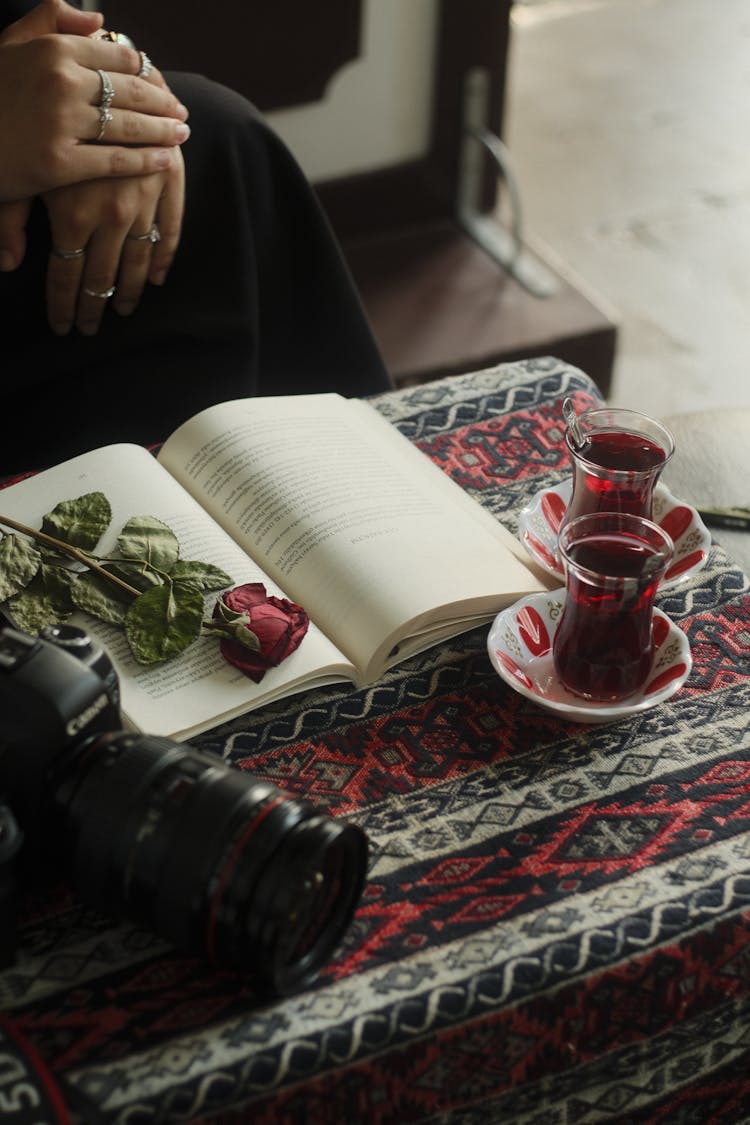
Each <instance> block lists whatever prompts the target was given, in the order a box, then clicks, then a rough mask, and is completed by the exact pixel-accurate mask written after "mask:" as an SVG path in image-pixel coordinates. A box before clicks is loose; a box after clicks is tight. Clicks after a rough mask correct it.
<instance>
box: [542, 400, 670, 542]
mask: <svg viewBox="0 0 750 1125" xmlns="http://www.w3.org/2000/svg"><path fill="white" fill-rule="evenodd" d="M577 421H578V427H577V428H578V430H579V434H580V440H579V442H578V443H576V441H575V437H574V434H573V433H572V432H571V429H570V427H568V428H567V429H566V431H565V443H566V445H567V447H568V453H569V454H570V460H571V465H572V468H573V492H572V495H571V498H570V503H569V504H568V508H567V511H566V513H565V517H564V519H563V523H564V524H565V523H569V522H570V521H571V520H574V519H577V517H578V516H583V515H587V514H588V513H589V512H627V513H629V514H630V515H634V516H642V517H643V518H644V519H649V520H650V519H651V518H652V515H653V497H654V488H655V487H656V484H657V481H658V480H659V477H660V476H661V472H662V469H663V468H664V466H665V465H666V464H667V462H668V461H669V459H670V457H671V456H672V454H673V453H674V438H673V437H672V435H671V433H670V432H669V430H668V429H667V428H666V426H663V425H662V424H661V422H657V421H655V420H654V419H653V418H648V417H647V416H646V415H645V414H639V413H638V412H637V411H635V410H624V409H617V408H604V409H601V410H587V411H585V412H584V413H583V414H581V415H579V416H578V420H577Z"/></svg>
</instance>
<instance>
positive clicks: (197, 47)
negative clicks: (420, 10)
mask: <svg viewBox="0 0 750 1125" xmlns="http://www.w3.org/2000/svg"><path fill="white" fill-rule="evenodd" d="M99 7H100V9H101V11H102V12H103V13H104V17H105V21H106V26H107V27H108V28H110V29H111V30H113V31H124V32H125V33H126V34H127V35H129V36H130V37H131V39H133V41H134V42H135V44H136V46H138V47H141V48H142V49H143V50H145V51H146V52H147V53H148V55H149V56H150V58H151V59H152V60H153V62H154V63H155V64H156V65H157V66H158V67H159V68H160V69H161V70H188V71H197V72H198V73H199V74H205V75H207V76H208V77H209V78H215V79H216V80H217V81H219V82H223V83H224V85H225V86H231V87H232V88H233V89H235V90H238V91H239V92H240V93H241V94H244V95H245V97H247V98H249V99H250V101H252V102H254V103H255V105H257V106H259V107H260V108H261V109H263V110H271V109H281V108H284V107H289V106H296V105H304V104H306V103H309V102H314V101H318V100H319V99H320V98H321V97H322V95H323V94H324V92H325V89H326V86H327V85H328V83H329V81H330V80H331V78H332V77H333V75H334V74H335V73H336V71H337V70H339V69H340V68H341V67H342V66H343V65H344V64H345V63H347V62H350V61H351V60H352V59H355V58H357V56H358V55H359V52H360V36H361V23H362V13H361V9H362V0H324V2H323V3H319V4H311V3H309V2H305V3H302V2H300V0H274V2H273V3H268V2H266V3H261V4H256V3H248V0H211V3H210V4H209V6H208V7H207V8H205V7H204V6H201V7H200V8H191V6H190V5H187V4H175V3H169V0H101V3H100V4H99ZM191 12H195V16H191V15H190V13H191Z"/></svg>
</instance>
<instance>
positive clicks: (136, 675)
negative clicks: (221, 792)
mask: <svg viewBox="0 0 750 1125" xmlns="http://www.w3.org/2000/svg"><path fill="white" fill-rule="evenodd" d="M96 491H98V492H103V493H104V495H105V496H106V497H107V499H108V500H109V502H110V505H111V507H112V513H113V516H112V522H111V524H110V529H109V531H108V532H107V534H106V535H105V536H104V537H103V539H102V541H101V544H100V549H99V550H98V551H97V553H98V554H100V555H103V554H106V553H107V552H108V551H110V550H112V549H114V547H115V543H116V540H117V536H118V535H119V533H120V530H121V529H122V527H123V525H124V524H125V523H126V522H127V520H129V519H130V518H132V517H133V516H138V515H149V516H155V517H157V518H158V519H160V520H162V521H163V522H164V523H165V524H167V526H168V527H170V528H171V529H172V531H173V532H174V533H175V535H176V536H177V538H178V540H179V542H180V555H181V558H183V559H200V560H202V561H205V562H210V563H213V564H214V565H216V566H218V567H220V568H221V569H222V570H224V571H226V573H227V574H229V575H231V577H232V578H233V580H234V582H233V584H234V585H237V584H240V583H243V582H264V583H265V585H266V589H267V590H268V593H269V594H277V595H279V596H282V597H284V596H288V595H287V594H286V593H285V591H283V590H282V589H280V588H279V587H278V585H277V584H276V583H275V582H274V581H272V580H271V579H270V578H269V576H268V575H267V574H266V573H265V572H264V571H263V570H262V569H261V568H260V567H259V566H258V565H257V564H256V563H254V562H253V561H252V560H251V559H249V558H248V557H247V555H246V554H245V553H244V551H242V550H241V549H240V547H238V545H237V544H236V543H235V542H234V541H233V540H232V539H231V538H230V537H229V536H228V535H226V534H225V532H223V531H222V529H221V528H220V527H218V526H217V525H215V524H213V522H212V521H211V520H210V519H209V517H207V515H206V513H205V512H203V511H202V509H201V508H200V507H199V506H198V504H197V503H196V502H195V500H194V499H193V498H192V497H190V496H189V495H188V494H187V493H186V492H185V491H184V490H183V489H182V488H180V486H179V485H178V484H177V482H176V481H175V480H174V479H173V478H172V477H170V475H169V474H168V473H167V472H165V471H164V469H163V468H162V467H161V466H160V465H159V463H158V462H157V461H156V459H155V458H154V457H153V456H152V454H150V453H149V452H148V451H147V450H145V449H143V448H141V447H140V446H136V445H114V446H108V447H105V448H104V449H98V450H94V451H93V452H91V453H86V454H83V455H82V456H80V457H76V458H74V459H72V460H71V461H67V462H64V463H63V464H62V465H59V466H57V467H55V468H53V469H48V470H46V471H45V472H42V473H39V474H38V475H36V476H34V477H30V478H28V479H27V480H24V481H21V482H20V483H19V484H15V485H12V486H10V487H9V488H6V489H2V490H0V512H1V513H2V514H3V515H7V516H10V517H12V518H14V519H17V520H19V521H20V522H22V523H24V524H26V525H27V526H29V527H32V528H34V529H38V528H39V527H40V526H41V522H42V518H43V516H44V515H46V514H47V513H48V512H50V511H51V510H52V509H53V508H54V507H55V505H56V504H58V503H59V502H60V501H62V500H71V499H74V498H76V497H78V496H81V495H83V494H85V493H87V492H96ZM0 530H2V531H7V529H4V528H2V527H0ZM217 596H218V591H217V592H213V593H210V594H208V595H207V598H206V616H207V617H210V614H211V609H212V608H213V605H214V602H215V600H216V598H217ZM70 622H71V624H77V625H79V626H81V627H82V628H84V629H86V631H87V632H88V633H90V634H91V635H92V636H93V637H95V638H96V639H97V640H98V641H99V643H100V644H103V645H104V647H105V649H106V651H107V652H108V654H109V656H110V657H111V659H112V661H113V663H114V665H115V667H116V669H117V672H118V674H119V676H120V684H121V690H122V710H123V714H124V715H125V716H126V717H127V720H128V721H129V722H130V723H131V724H132V725H134V726H136V727H137V728H139V729H141V730H143V731H145V732H147V733H149V734H155V735H164V736H168V737H173V738H187V737H190V736H191V735H193V734H197V733H198V732H199V731H200V730H205V729H208V728H210V727H212V726H215V725H217V724H218V722H220V721H221V720H222V719H225V718H229V717H232V716H233V715H238V714H242V713H243V712H245V711H247V710H249V709H250V708H251V707H257V706H259V705H260V704H261V703H265V702H269V701H270V700H272V699H274V698H278V697H280V696H283V695H288V694H290V693H291V692H292V691H293V690H294V691H300V690H303V689H304V688H307V687H310V686H312V685H313V684H317V683H329V682H332V681H334V680H342V679H351V678H352V677H353V675H354V669H353V668H352V667H351V665H350V664H349V663H348V661H347V660H346V659H345V658H344V656H343V655H342V653H341V652H339V651H338V649H337V648H336V647H335V646H334V645H333V644H332V643H331V642H330V641H329V640H328V639H327V638H326V637H325V636H324V635H323V634H322V633H321V632H320V630H319V629H318V628H317V626H315V625H314V624H311V626H310V629H309V630H308V633H307V634H306V636H305V638H304V640H303V641H302V643H301V645H300V647H299V648H298V649H297V650H296V651H295V652H294V653H292V654H291V656H289V657H288V658H287V659H286V660H285V661H283V662H282V664H280V665H279V666H278V667H277V668H271V669H269V670H268V672H267V673H266V674H265V676H264V678H263V680H262V681H261V683H259V684H255V683H253V681H252V680H250V679H249V678H248V677H246V676H244V675H243V674H242V673H241V672H239V671H238V670H237V669H236V668H234V667H232V666H231V665H230V664H228V663H227V662H226V660H224V658H223V657H222V655H221V652H220V650H219V644H218V641H217V640H216V639H215V638H214V637H208V636H207V637H199V638H198V639H197V640H196V641H195V642H194V643H193V644H192V645H191V646H190V647H189V648H187V649H186V650H185V652H184V653H181V654H180V655H179V656H177V657H175V658H173V659H172V660H169V661H166V662H165V663H163V664H157V665H142V664H138V663H137V662H136V661H135V659H134V658H133V656H132V655H131V653H130V649H129V646H128V643H127V639H126V637H125V634H124V631H123V630H121V629H116V628H114V627H111V626H108V625H106V624H105V623H103V622H100V621H97V620H96V619H95V618H93V617H90V616H88V615H87V614H77V615H76V616H75V617H74V618H71V619H70Z"/></svg>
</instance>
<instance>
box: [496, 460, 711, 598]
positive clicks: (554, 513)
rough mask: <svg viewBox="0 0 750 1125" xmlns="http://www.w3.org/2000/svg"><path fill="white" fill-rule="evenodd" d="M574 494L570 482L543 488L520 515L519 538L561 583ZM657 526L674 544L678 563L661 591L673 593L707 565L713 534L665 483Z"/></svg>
mask: <svg viewBox="0 0 750 1125" xmlns="http://www.w3.org/2000/svg"><path fill="white" fill-rule="evenodd" d="M572 490H573V482H572V480H570V479H568V480H565V481H563V483H562V484H559V485H557V487H556V488H543V489H541V490H540V491H539V492H537V494H536V495H535V496H534V497H533V499H532V500H531V502H530V503H529V504H527V505H526V507H525V508H522V509H521V511H520V512H519V514H518V536H519V539H520V540H521V542H522V543H523V545H524V547H525V548H526V550H527V551H528V552H529V554H530V555H531V557H532V558H533V559H534V560H535V561H536V562H538V563H539V565H540V566H541V567H543V568H544V570H546V571H547V573H548V574H551V575H552V577H553V578H558V579H559V580H560V581H561V582H564V581H565V572H564V571H563V568H562V565H561V563H560V557H559V555H558V553H557V536H558V533H559V531H560V524H561V523H562V518H563V516H564V515H565V509H566V507H567V505H568V501H569V500H570V494H571V492H572ZM654 523H658V524H659V526H660V527H662V528H663V529H664V531H666V532H667V534H668V535H670V536H671V537H672V540H673V542H674V559H673V560H672V564H671V566H670V567H669V569H668V570H667V573H666V574H665V576H664V578H663V579H662V582H661V589H670V588H671V587H673V586H677V585H679V584H680V583H681V582H684V581H685V579H686V578H689V577H690V576H691V575H693V574H696V573H697V572H698V571H699V570H702V569H703V567H704V566H705V565H706V560H707V559H708V552H709V550H710V548H711V533H710V532H709V530H708V528H707V527H706V525H705V524H704V522H703V520H702V519H701V518H700V516H699V515H698V513H697V511H696V510H695V508H692V507H691V506H690V505H689V504H685V503H684V502H683V501H682V500H677V499H675V497H674V496H673V495H672V493H671V492H670V491H669V489H668V488H667V487H666V485H664V484H662V483H661V482H659V484H657V486H656V488H655V489H654Z"/></svg>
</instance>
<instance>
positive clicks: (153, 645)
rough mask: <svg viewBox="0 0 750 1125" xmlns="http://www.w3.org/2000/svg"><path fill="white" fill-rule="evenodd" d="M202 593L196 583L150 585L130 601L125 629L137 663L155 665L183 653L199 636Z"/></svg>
mask: <svg viewBox="0 0 750 1125" xmlns="http://www.w3.org/2000/svg"><path fill="white" fill-rule="evenodd" d="M203 609H204V605H203V592H202V590H201V588H200V586H199V585H198V584H197V583H196V582H174V583H170V582H168V583H166V584H165V585H163V586H154V587H153V588H152V589H151V590H147V591H146V593H145V594H141V596H140V597H139V598H137V599H136V601H134V602H133V604H132V605H131V607H130V609H129V610H128V612H127V614H126V617H125V632H126V634H127V638H128V642H129V644H130V647H131V649H132V650H133V655H134V656H135V658H136V660H137V661H138V662H139V663H140V664H156V663H158V662H159V661H161V660H170V659H171V658H172V657H173V656H177V655H178V654H179V653H181V652H183V651H184V650H185V649H186V648H187V647H188V645H190V644H192V643H193V641H194V640H195V639H196V638H197V637H198V636H199V634H200V631H201V622H202V620H203Z"/></svg>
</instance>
